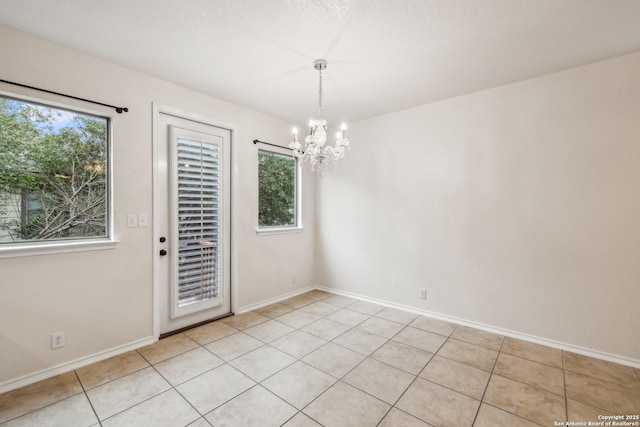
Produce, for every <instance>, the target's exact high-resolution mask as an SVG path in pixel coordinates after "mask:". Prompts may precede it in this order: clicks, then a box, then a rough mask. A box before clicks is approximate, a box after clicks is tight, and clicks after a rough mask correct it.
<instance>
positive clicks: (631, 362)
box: [314, 286, 640, 369]
mask: <svg viewBox="0 0 640 427" xmlns="http://www.w3.org/2000/svg"><path fill="white" fill-rule="evenodd" d="M314 289H318V290H321V291H325V292H329V293H332V294H336V295H342V296H346V297H351V298H355V299H359V300H362V301H368V302H372V303H375V304H379V305H383V306H385V307H391V308H397V309H399V310H404V311H409V312H411V313H415V314H419V315H422V316H427V317H433V318H436V319H439V320H444V321H447V322H451V323H456V324H458V325H464V326H469V327H472V328H476V329H481V330H483V331H487V332H492V333H494V334H498V335H504V336H507V337H511V338H517V339H520V340H523V341H529V342H532V343H535V344H541V345H545V346H547V347H552V348H557V349H559V350H565V351H570V352H573V353H578V354H582V355H583V356H589V357H594V358H596V359H602V360H606V361H609V362H613V363H618V364H620V365H626V366H631V367H633V368H638V369H640V360H636V359H631V358H628V357H624V356H619V355H617V354H610V353H605V352H602V351H598V350H593V349H590V348H585V347H580V346H577V345H573V344H567V343H564V342H560V341H555V340H550V339H547V338H541V337H537V336H534V335H528V334H523V333H521V332H517V331H512V330H510V329H503V328H499V327H495V326H491V325H486V324H484V323H478V322H474V321H470V320H466V319H461V318H458V317H454V316H447V315H444V314H441V313H436V312H432V311H428V310H422V309H419V308H416V307H411V306H406V305H402V304H396V303H392V302H389V301H384V300H380V299H377V298H371V297H367V296H364V295H359V294H354V293H352V292H345V291H341V290H338V289H334V288H327V287H324V286H315V287H314Z"/></svg>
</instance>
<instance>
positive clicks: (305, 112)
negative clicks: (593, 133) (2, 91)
mask: <svg viewBox="0 0 640 427" xmlns="http://www.w3.org/2000/svg"><path fill="white" fill-rule="evenodd" d="M0 23H3V24H6V25H8V26H11V27H14V28H17V29H21V30H24V31H27V32H30V33H33V34H36V35H39V36H42V37H45V38H47V39H51V40H54V41H56V42H59V43H61V44H64V45H68V46H71V47H74V48H77V49H79V50H82V51H85V52H88V53H91V54H93V55H95V56H99V57H102V58H105V59H107V60H110V61H113V62H116V63H119V64H122V65H125V66H128V67H130V68H133V69H137V70H140V71H143V72H145V73H148V74H151V75H155V76H158V77H162V78H164V79H166V80H170V81H173V82H176V83H180V84H182V85H184V86H188V87H191V88H194V89H197V90H199V91H202V92H205V93H209V94H211V95H214V96H216V97H219V98H222V99H226V100H229V101H232V102H235V103H238V104H241V105H244V106H248V107H250V108H253V109H255V110H259V111H263V112H266V113H269V114H272V115H275V116H278V117H282V118H284V119H287V120H289V121H292V122H295V123H306V121H307V120H308V119H309V118H310V117H312V116H314V115H316V111H317V110H316V108H317V92H318V72H317V71H315V70H314V69H313V65H312V64H313V61H314V60H315V59H318V58H325V59H327V61H328V62H329V65H328V68H327V70H326V71H325V73H324V76H325V80H324V81H325V99H324V109H323V110H324V116H325V117H326V118H327V119H328V120H329V121H330V124H337V123H336V122H337V121H343V120H344V121H348V122H349V121H351V122H352V121H356V120H359V119H363V118H367V117H372V116H376V115H380V114H384V113H388V112H391V111H396V110H400V109H404V108H409V107H413V106H417V105H421V104H426V103H430V102H434V101H438V100H442V99H446V98H450V97H454V96H458V95H462V94H465V93H470V92H474V91H478V90H482V89H487V88H491V87H495V86H499V85H503V84H507V83H510V82H515V81H519V80H524V79H528V78H531V77H535V76H539V75H543V74H547V73H551V72H555V71H559V70H563V69H567V68H571V67H575V66H578V65H582V64H586V63H589V62H593V61H598V60H602V59H606V58H610V57H614V56H618V55H623V54H626V53H630V52H633V51H637V50H640V1H638V0H188V1H185V0H103V1H98V0H91V1H88V0H0ZM0 77H1V76H0ZM51 89H52V90H55V88H51ZM113 102H116V103H117V100H114V101H113Z"/></svg>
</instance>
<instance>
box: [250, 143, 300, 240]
mask: <svg viewBox="0 0 640 427" xmlns="http://www.w3.org/2000/svg"><path fill="white" fill-rule="evenodd" d="M297 181H298V161H297V159H296V158H295V157H293V156H292V155H289V154H280V153H276V152H273V151H267V150H258V226H259V228H261V229H267V228H296V227H298V226H299V223H298V197H297V190H298V182H297Z"/></svg>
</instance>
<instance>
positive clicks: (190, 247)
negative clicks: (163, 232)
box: [176, 137, 222, 309]
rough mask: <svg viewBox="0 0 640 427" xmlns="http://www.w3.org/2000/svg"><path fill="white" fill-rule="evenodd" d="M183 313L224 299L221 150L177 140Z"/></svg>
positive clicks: (179, 281)
mask: <svg viewBox="0 0 640 427" xmlns="http://www.w3.org/2000/svg"><path fill="white" fill-rule="evenodd" d="M176 149H177V171H176V177H177V187H178V188H177V190H178V191H177V220H178V224H177V226H178V236H177V237H178V260H177V261H178V262H177V287H178V294H177V296H178V298H177V306H178V309H180V308H183V307H186V306H189V305H192V304H195V303H198V302H203V301H207V300H211V299H215V298H218V297H219V296H220V271H221V270H220V265H221V261H222V260H221V253H220V251H219V248H220V240H219V235H220V220H219V218H220V204H221V200H220V192H221V188H220V147H219V144H216V143H215V142H214V141H202V140H196V139H191V138H183V137H178V138H177V147H176Z"/></svg>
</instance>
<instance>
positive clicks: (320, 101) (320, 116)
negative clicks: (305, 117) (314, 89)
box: [318, 69, 322, 119]
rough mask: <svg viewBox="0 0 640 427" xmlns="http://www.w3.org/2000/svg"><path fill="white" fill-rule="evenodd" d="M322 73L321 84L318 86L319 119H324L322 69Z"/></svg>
mask: <svg viewBox="0 0 640 427" xmlns="http://www.w3.org/2000/svg"><path fill="white" fill-rule="evenodd" d="M319 72H320V84H319V85H318V118H319V119H321V118H322V69H320V70H319Z"/></svg>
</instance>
